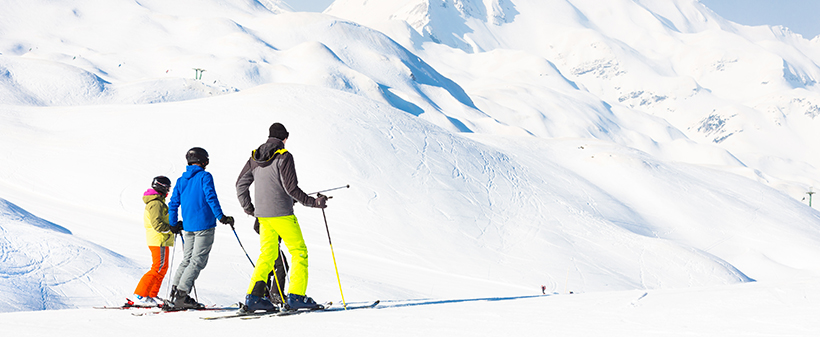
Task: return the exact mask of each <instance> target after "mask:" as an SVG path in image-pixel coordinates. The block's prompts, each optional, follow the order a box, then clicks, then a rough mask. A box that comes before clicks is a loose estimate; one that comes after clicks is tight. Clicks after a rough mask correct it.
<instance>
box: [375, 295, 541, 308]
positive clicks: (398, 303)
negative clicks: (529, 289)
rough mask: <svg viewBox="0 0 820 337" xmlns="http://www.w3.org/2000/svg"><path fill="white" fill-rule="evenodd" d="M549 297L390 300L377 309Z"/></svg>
mask: <svg viewBox="0 0 820 337" xmlns="http://www.w3.org/2000/svg"><path fill="white" fill-rule="evenodd" d="M549 295H551V294H547V295H528V296H511V297H485V298H468V299H453V300H430V299H421V300H388V301H381V302H379V306H377V307H376V308H377V309H387V308H402V307H415V306H419V305H437V304H452V303H466V302H482V301H486V302H498V301H513V300H521V299H527V298H536V297H545V296H549Z"/></svg>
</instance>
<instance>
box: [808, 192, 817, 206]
mask: <svg viewBox="0 0 820 337" xmlns="http://www.w3.org/2000/svg"><path fill="white" fill-rule="evenodd" d="M814 193H817V192H814V191H812V189H811V188H809V191H808V192H806V194H808V195H809V207H811V196H812V195H813V194H814Z"/></svg>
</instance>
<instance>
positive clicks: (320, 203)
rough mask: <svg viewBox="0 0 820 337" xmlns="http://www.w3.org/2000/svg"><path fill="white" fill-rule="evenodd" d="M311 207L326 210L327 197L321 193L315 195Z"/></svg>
mask: <svg viewBox="0 0 820 337" xmlns="http://www.w3.org/2000/svg"><path fill="white" fill-rule="evenodd" d="M313 207H316V208H327V196H326V195H324V194H321V193H319V194H317V195H316V201H314V202H313Z"/></svg>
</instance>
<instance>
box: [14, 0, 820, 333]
mask: <svg viewBox="0 0 820 337" xmlns="http://www.w3.org/2000/svg"><path fill="white" fill-rule="evenodd" d="M308 5H312V6H314V5H315V6H317V7H322V6H325V7H326V9H305V8H300V7H299V5H297V2H293V1H260V2H256V1H244V0H230V1H229V0H210V1H196V2H194V1H176V2H173V3H171V2H163V1H152V0H147V1H140V2H131V1H125V0H109V1H105V2H102V1H93V0H75V1H62V2H53V1H35V2H31V1H15V0H5V1H4V3H3V8H4V12H5V13H6V14H4V15H3V16H2V17H1V18H0V32H2V33H1V34H0V158H2V165H0V232H3V235H2V237H0V261H2V264H0V276H2V277H0V294H2V295H0V312H3V313H2V314H0V328H2V329H3V331H4V333H11V334H20V335H37V336H41V335H53V334H54V333H55V332H57V331H59V333H60V334H61V335H65V336H75V335H77V336H79V335H88V334H89V333H91V334H100V335H102V334H105V335H109V334H115V333H116V334H119V335H137V334H140V335H143V334H144V333H145V332H144V329H143V328H134V327H137V326H141V324H142V323H147V324H150V326H151V327H152V328H156V329H159V330H161V331H177V330H181V331H187V332H191V333H201V334H207V335H216V334H224V333H228V332H230V333H253V332H255V331H258V330H259V329H260V328H269V324H277V328H278V327H279V326H281V328H282V329H284V331H303V332H307V333H310V334H311V335H313V334H320V333H325V334H329V333H335V334H339V335H354V334H355V335H359V336H361V335H364V336H369V335H374V336H375V335H385V334H390V335H419V334H431V335H455V336H460V335H533V334H541V333H542V332H543V331H550V332H554V333H556V334H560V335H602V334H606V335H614V336H633V335H664V336H675V335H692V334H695V335H715V336H727V335H728V336H731V335H737V336H742V335H750V334H764V335H765V334H768V335H807V336H808V335H816V334H817V333H818V332H820V326H818V324H817V323H816V322H815V321H816V320H814V319H813V317H816V315H817V314H818V310H817V306H816V305H815V304H816V301H817V299H818V297H819V296H820V288H818V286H817V284H818V282H817V281H818V278H819V277H820V266H818V264H817V262H816V261H820V244H819V243H820V213H818V212H817V211H816V210H814V209H813V208H811V207H808V205H807V202H806V201H804V200H802V198H803V197H805V196H806V192H808V191H810V190H812V189H813V187H815V186H817V185H818V180H817V177H818V173H819V172H818V170H817V167H819V166H820V157H817V153H818V150H820V148H818V145H816V144H818V142H817V141H818V139H817V137H818V136H817V132H816V131H817V124H816V123H817V122H816V121H815V117H817V116H818V115H820V112H817V111H815V110H817V109H816V108H817V107H816V106H817V104H818V102H820V90H818V88H817V85H816V84H817V80H818V78H820V68H819V67H818V66H817V64H820V49H818V44H817V43H816V42H817V41H816V39H815V40H814V41H809V40H806V39H803V38H802V37H801V36H799V35H796V34H792V33H791V32H789V31H788V30H784V29H779V28H777V27H775V28H772V27H766V26H763V27H747V26H743V25H740V24H737V23H734V22H731V21H728V20H725V19H723V18H721V17H720V16H718V15H716V14H715V13H714V12H712V11H710V10H709V9H708V8H706V7H704V6H703V5H702V4H701V3H700V2H698V1H694V0H669V1H663V2H658V1H637V0H635V1H629V0H619V1H612V2H607V3H606V4H602V3H600V2H595V1H589V0H571V1H559V0H548V1H534V0H494V1H489V0H488V1H477V0H447V1H443V2H437V1H427V0H412V1H411V0H407V1H361V0H337V1H335V2H333V4H323V2H322V1H313V2H309V3H308V2H306V3H305V4H304V6H308ZM327 5H329V6H327ZM322 11H323V13H319V12H322ZM194 68H198V69H205V72H204V73H203V74H202V79H201V80H200V79H194V70H193V69H194ZM273 122H281V123H283V124H284V125H286V126H287V128H288V130H289V131H290V134H291V137H290V139H289V140H288V149H289V151H290V152H291V153H293V154H294V157H295V160H296V163H297V164H296V165H297V172H298V173H299V181H300V186H301V187H302V189H304V190H305V191H307V192H312V191H318V190H322V189H326V188H331V187H336V186H344V185H347V184H349V185H350V188H349V189H342V190H338V191H334V192H332V193H330V194H331V195H332V196H333V199H331V200H330V201H329V207H328V208H327V210H326V213H327V219H328V227H327V228H329V230H330V233H331V234H332V239H333V243H334V247H333V249H334V251H333V254H334V255H335V257H336V262H337V266H338V270H339V277H340V280H341V286H342V290H343V291H344V296H345V299H346V300H347V301H349V302H364V301H369V300H375V299H380V300H381V301H382V303H381V304H380V306H379V307H377V308H376V309H372V310H356V311H350V312H340V313H316V314H309V315H300V316H294V317H281V318H270V319H260V320H255V321H240V320H225V321H213V322H206V321H202V320H200V319H199V317H200V316H204V315H208V313H202V312H183V313H173V314H163V315H154V316H148V317H135V316H132V315H130V312H129V311H119V310H96V309H91V307H92V306H96V305H117V304H120V303H121V302H122V301H123V300H124V297H125V296H128V295H130V294H131V293H132V292H133V288H134V287H135V286H136V283H137V282H138V279H139V277H140V276H141V275H142V273H144V272H145V271H146V270H147V267H148V266H149V264H150V255H149V252H148V249H146V247H145V244H144V229H143V226H142V212H143V208H144V205H143V203H142V201H141V195H142V192H143V191H144V190H145V189H146V188H148V187H149V184H150V181H151V178H152V177H154V176H157V175H166V176H168V177H171V178H172V180H173V179H175V177H178V176H180V175H181V173H182V172H183V171H184V169H185V162H184V159H183V157H184V153H185V152H186V151H187V149H189V148H191V147H194V146H200V147H203V148H205V149H207V150H208V152H209V153H210V155H211V164H210V165H209V166H208V171H210V172H212V173H213V175H214V178H215V182H216V190H217V193H218V195H219V197H220V202H221V203H222V206H223V209H224V210H225V213H226V214H229V215H233V216H235V217H237V221H238V223H237V227H236V236H235V235H234V232H232V231H231V230H230V229H229V228H228V227H225V226H222V225H220V226H219V228H218V231H217V234H216V241H215V245H214V248H213V251H212V253H211V259H210V261H209V265H208V266H207V267H206V268H205V270H204V271H203V273H202V274H201V275H200V277H199V279H198V280H197V284H196V289H197V293H198V297H199V300H200V301H201V302H204V303H206V304H217V305H229V304H232V303H235V302H237V301H241V300H242V299H243V298H244V291H245V289H247V282H248V280H249V278H250V273H251V271H252V268H251V266H250V263H249V262H248V260H247V258H246V257H245V253H244V252H243V251H242V249H240V247H239V243H238V242H236V241H237V236H238V237H239V239H240V240H242V241H241V242H242V244H243V245H244V247H245V248H246V249H247V251H248V253H249V255H250V256H251V257H252V258H255V257H256V256H257V255H258V248H259V243H258V241H257V240H256V237H257V235H256V234H255V233H254V232H253V230H252V228H251V224H252V223H253V221H252V218H250V217H247V216H244V215H242V214H243V212H242V210H241V208H240V207H239V205H238V203H237V202H236V201H235V200H236V199H235V197H234V190H235V189H234V182H235V180H234V179H235V177H236V175H237V174H238V172H239V170H240V169H241V167H242V165H243V164H244V162H245V160H246V159H247V156H248V153H249V152H250V151H251V150H252V149H254V148H256V147H257V146H258V145H259V144H260V143H262V142H264V140H265V139H266V136H267V128H268V126H269V125H270V124H271V123H273ZM296 215H297V217H299V221H300V223H301V224H302V229H303V231H304V235H305V239H306V242H307V245H308V247H309V249H310V252H311V253H310V254H311V255H310V256H311V258H310V284H309V288H308V295H310V296H312V297H314V298H316V299H317V300H319V301H334V302H339V301H340V300H341V294H340V289H339V285H338V283H337V278H336V273H335V268H334V263H333V259H332V257H331V250H330V247H329V245H328V244H327V240H328V233H327V231H326V228H325V226H324V225H325V223H324V221H323V217H322V213H321V212H319V211H318V210H315V209H309V208H304V207H297V210H296ZM175 251H176V252H179V251H180V249H179V248H177V249H176V250H175ZM178 258H179V257H178ZM177 261H178V259H177ZM177 263H178V262H177ZM177 263H174V264H173V266H172V268H174V269H175V268H176V264H177ZM172 272H173V270H172ZM169 275H171V273H169ZM169 277H170V276H169ZM166 281H167V280H166ZM541 285H544V286H546V294H542V293H541V289H540V288H541ZM167 291H168V290H167V284H164V285H163V288H162V290H161V291H160V295H161V296H164V295H165V294H167ZM43 322H47V324H43ZM263 326H264V327H263ZM123 327H128V328H126V329H123ZM172 329H173V330H172ZM183 329H184V330H183Z"/></svg>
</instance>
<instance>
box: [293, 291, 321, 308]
mask: <svg viewBox="0 0 820 337" xmlns="http://www.w3.org/2000/svg"><path fill="white" fill-rule="evenodd" d="M287 305H288V308H289V309H290V310H300V309H305V310H322V309H324V308H325V307H324V306H323V305H321V304H318V303H316V301H314V300H313V299H312V298H310V297H307V296H305V295H296V294H288V303H287Z"/></svg>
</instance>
